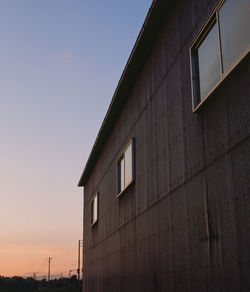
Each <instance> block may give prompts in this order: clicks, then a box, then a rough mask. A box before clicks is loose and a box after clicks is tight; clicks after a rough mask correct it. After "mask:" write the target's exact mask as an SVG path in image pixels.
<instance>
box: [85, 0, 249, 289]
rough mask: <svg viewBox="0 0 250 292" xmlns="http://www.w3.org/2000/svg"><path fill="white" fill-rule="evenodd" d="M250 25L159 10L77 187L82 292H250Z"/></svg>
mask: <svg viewBox="0 0 250 292" xmlns="http://www.w3.org/2000/svg"><path fill="white" fill-rule="evenodd" d="M249 15H250V1H249V0H225V1H217V0H191V1H190V0H155V1H153V3H152V6H151V8H150V10H149V13H148V15H147V17H146V20H145V23H144V25H143V27H142V29H141V32H140V34H139V36H138V39H137V41H136V44H135V46H134V49H133V51H132V53H131V55H130V57H129V60H128V62H127V65H126V67H125V69H124V72H123V74H122V76H121V79H120V81H119V84H118V86H117V89H116V91H115V93H114V96H113V99H112V102H111V104H110V107H109V109H108V112H107V114H106V116H105V119H104V121H103V124H102V126H101V129H100V131H99V134H98V136H97V138H96V141H95V144H94V146H93V148H92V151H91V154H90V156H89V159H88V161H87V164H86V166H85V169H84V171H83V174H82V176H81V178H80V181H79V186H80V187H84V268H83V273H84V279H83V291H86V292H87V291H91V292H92V291H93V292H96V291H103V292H106V291H107V292H112V291H116V292H117V291H121V292H122V291H126V292H127V291H129V292H131V291H143V292H147V291H150V292H151V291H164V292H165V291H167V292H183V291H185V292H186V291H192V292H195V291H197V292H205V291H207V292H210V291H218V292H222V291H226V292H230V291H232V292H239V291H241V292H242V291H250V276H249V261H250V244H249V243H250V242H249V239H250V233H249V230H250V212H249V210H250V194H249V175H250V159H249V157H250V156H249V153H250V151H249V150H250V147H249V146H250V138H249V136H250V135H249V134H250V78H249V77H250V64H249V55H250V54H249V52H250V33H249V28H250V17H249Z"/></svg>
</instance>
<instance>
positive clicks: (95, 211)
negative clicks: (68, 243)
mask: <svg viewBox="0 0 250 292" xmlns="http://www.w3.org/2000/svg"><path fill="white" fill-rule="evenodd" d="M98 219H99V193H96V194H95V195H94V197H93V199H92V201H91V225H94V224H95V223H96V222H97V221H98Z"/></svg>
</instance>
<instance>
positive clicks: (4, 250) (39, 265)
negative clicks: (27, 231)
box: [0, 245, 77, 278]
mask: <svg viewBox="0 0 250 292" xmlns="http://www.w3.org/2000/svg"><path fill="white" fill-rule="evenodd" d="M49 256H51V257H52V260H51V278H54V277H57V278H58V277H60V276H61V275H62V276H64V277H68V273H69V270H71V269H72V270H73V273H74V274H76V271H74V270H75V269H76V268H77V246H72V247H70V248H64V247H56V246H45V247H44V246H33V245H30V246H27V245H6V246H0V275H1V276H5V277H12V276H21V277H29V276H33V275H34V273H35V274H36V277H37V278H43V277H46V278H47V271H48V259H47V258H48V257H49ZM10 258H12V259H13V258H14V259H15V260H14V261H13V260H12V261H10Z"/></svg>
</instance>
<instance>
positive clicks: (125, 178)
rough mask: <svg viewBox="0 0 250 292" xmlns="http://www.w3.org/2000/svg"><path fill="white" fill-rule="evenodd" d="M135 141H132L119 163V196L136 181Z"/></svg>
mask: <svg viewBox="0 0 250 292" xmlns="http://www.w3.org/2000/svg"><path fill="white" fill-rule="evenodd" d="M134 157H135V156H134V139H131V140H130V141H129V143H128V144H127V146H126V147H125V149H124V150H123V152H122V154H121V155H120V157H119V159H118V162H117V193H118V196H119V195H120V194H121V193H122V192H123V191H124V190H125V189H126V188H127V187H128V186H129V185H130V184H131V183H132V182H133V181H134V163H135V162H134Z"/></svg>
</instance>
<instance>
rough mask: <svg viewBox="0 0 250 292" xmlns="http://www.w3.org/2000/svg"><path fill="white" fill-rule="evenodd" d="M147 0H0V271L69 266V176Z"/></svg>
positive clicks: (74, 225)
mask: <svg viewBox="0 0 250 292" xmlns="http://www.w3.org/2000/svg"><path fill="white" fill-rule="evenodd" d="M151 2H152V1H151V0H126V1H124V0H107V1H101V0H0V43H1V46H0V135H1V136H0V275H2V276H13V275H18V276H24V277H26V276H30V275H32V274H33V273H36V275H37V277H43V276H45V275H47V269H48V257H52V260H51V273H52V275H53V276H54V277H56V276H58V275H61V273H62V274H63V276H68V273H69V270H70V269H76V268H77V245H78V240H79V239H82V204H83V202H82V188H78V187H77V183H78V180H79V178H80V176H81V173H82V171H83V168H84V165H85V163H86V161H87V158H88V155H89V153H90V151H91V148H92V146H93V143H94V141H95V138H96V136H97V134H98V131H99V128H100V126H101V123H102V121H103V119H104V116H105V114H106V111H107V109H108V106H109V103H110V101H111V98H112V96H113V93H114V91H115V88H116V86H117V84H118V81H119V79H120V76H121V74H122V71H123V69H124V67H125V65H126V62H127V60H128V57H129V55H130V53H131V50H132V48H133V45H134V43H135V40H136V38H137V36H138V34H139V31H140V29H141V26H142V24H143V22H144V20H145V17H146V15H147V12H148V9H149V7H150V5H151ZM73 272H74V271H73Z"/></svg>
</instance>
